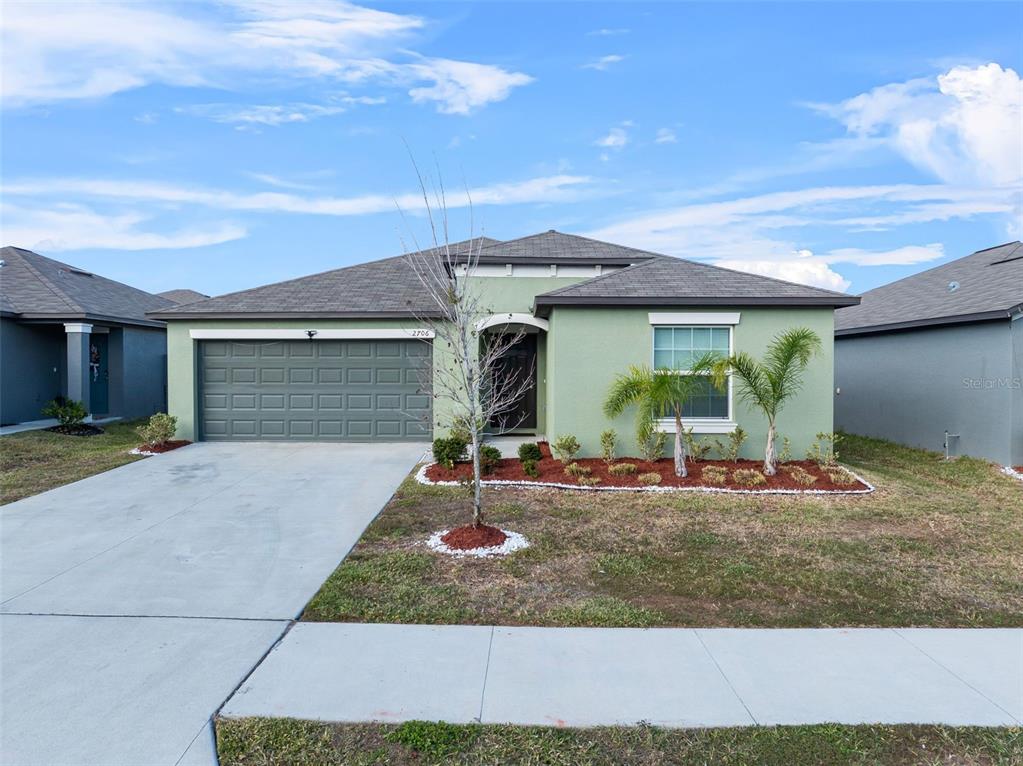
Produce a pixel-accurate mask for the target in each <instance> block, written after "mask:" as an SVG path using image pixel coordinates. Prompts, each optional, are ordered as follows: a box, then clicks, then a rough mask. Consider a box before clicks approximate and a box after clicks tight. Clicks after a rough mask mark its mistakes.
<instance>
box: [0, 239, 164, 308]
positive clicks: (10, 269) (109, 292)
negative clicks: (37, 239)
mask: <svg viewBox="0 0 1023 766" xmlns="http://www.w3.org/2000/svg"><path fill="white" fill-rule="evenodd" d="M0 258H2V259H3V261H4V265H3V266H2V267H0V309H2V310H3V311H4V313H10V314H16V315H22V316H25V317H33V318H49V317H53V318H55V319H59V318H68V319H83V318H88V319H109V320H113V321H121V322H129V323H143V324H152V320H151V319H149V318H147V317H146V312H149V311H157V310H159V309H162V308H166V307H168V306H173V305H174V304H173V303H172V302H171V301H169V300H167V299H166V298H161V297H159V296H157V295H153V294H152V293H147V292H145V291H144V290H139V289H137V288H134V287H129V286H128V285H125V284H122V283H121V282H115V281H114V280H112V279H107V278H106V277H101V276H99V275H98V274H92V273H90V272H88V271H85V270H84V269H79V268H76V267H74V266H70V265H68V264H66V263H61V262H60V261H55V260H53V259H52V258H47V257H46V256H43V255H39V254H38V253H33V252H32V251H31V250H23V249H21V248H20V247H5V248H3V249H2V250H0Z"/></svg>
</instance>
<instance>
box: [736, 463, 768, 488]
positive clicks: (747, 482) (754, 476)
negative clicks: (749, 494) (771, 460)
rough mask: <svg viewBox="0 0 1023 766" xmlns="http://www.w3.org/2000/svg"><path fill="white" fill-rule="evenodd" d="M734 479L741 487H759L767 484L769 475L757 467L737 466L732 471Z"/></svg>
mask: <svg viewBox="0 0 1023 766" xmlns="http://www.w3.org/2000/svg"><path fill="white" fill-rule="evenodd" d="M732 481H734V482H735V483H736V484H738V485H739V486H740V487H759V486H761V485H762V484H767V477H766V476H764V474H762V473H761V472H760V471H758V470H756V469H755V468H736V469H735V470H734V471H732Z"/></svg>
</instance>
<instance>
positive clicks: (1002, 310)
mask: <svg viewBox="0 0 1023 766" xmlns="http://www.w3.org/2000/svg"><path fill="white" fill-rule="evenodd" d="M953 282H954V283H956V284H957V285H958V286H957V287H955V289H952V290H950V289H949V287H950V285H951V284H952V283H953ZM1021 305H1023V245H1021V244H1020V243H1019V242H1009V243H1008V244H1005V245H999V246H998V247H992V248H989V249H987V250H978V251H977V252H975V253H973V254H972V255H967V256H965V257H964V258H959V259H958V260H955V261H952V262H951V263H945V264H942V265H941V266H936V267H934V268H933V269H928V270H927V271H922V272H920V273H919V274H913V275H912V276H909V277H906V278H905V279H900V280H898V281H897V282H892V283H891V284H889V285H884V286H882V287H878V288H875V289H873V290H870V291H868V292H866V293H864V294H863V302H862V303H861V304H860V305H859V306H853V307H850V308H845V309H842V310H841V311H838V312H836V313H835V332H836V334H839V335H855V334H859V333H861V332H878V331H881V330H884V329H899V328H900V327H912V326H927V325H935V324H953V323H959V322H969V321H977V320H981V319H985V318H987V319H993V318H998V317H1006V318H1007V317H1008V316H1009V314H1010V313H1011V312H1012V311H1013V310H1019V309H1020V307H1021Z"/></svg>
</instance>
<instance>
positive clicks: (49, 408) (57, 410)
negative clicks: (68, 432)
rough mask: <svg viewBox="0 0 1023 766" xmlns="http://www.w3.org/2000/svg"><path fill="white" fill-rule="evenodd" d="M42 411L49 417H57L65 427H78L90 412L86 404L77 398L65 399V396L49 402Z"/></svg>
mask: <svg viewBox="0 0 1023 766" xmlns="http://www.w3.org/2000/svg"><path fill="white" fill-rule="evenodd" d="M42 413H43V415H45V416H46V417H48V418H56V419H57V420H58V421H60V424H61V425H62V426H64V428H77V427H78V426H80V425H81V424H82V421H83V420H85V416H86V415H88V414H89V412H88V410H86V409H85V404H83V403H82V402H79V401H76V400H75V399H65V398H64V397H63V396H58V397H57V398H56V399H53V400H52V401H49V402H47V403H46V406H45V407H43V410H42Z"/></svg>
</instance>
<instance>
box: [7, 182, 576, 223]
mask: <svg viewBox="0 0 1023 766" xmlns="http://www.w3.org/2000/svg"><path fill="white" fill-rule="evenodd" d="M591 182H592V179H591V178H589V177H588V176H573V175H566V174H560V175H554V176H541V177H537V178H531V179H527V180H525V181H512V182H506V183H496V184H490V185H487V186H479V187H475V188H472V189H470V190H469V194H470V196H471V199H472V203H473V204H474V205H516V204H525V203H547V202H564V201H570V200H573V199H577V198H579V197H580V196H581V195H583V194H586V193H590V191H591V190H590V186H591ZM0 192H2V193H3V194H4V195H5V196H6V197H8V198H11V197H36V198H52V197H69V196H73V197H77V198H86V199H107V200H117V201H121V202H129V201H130V202H133V203H136V204H142V203H158V204H175V205H197V206H201V207H207V208H213V209H217V210H235V211H250V212H266V213H304V214H310V215H331V216H351V215H366V214H372V213H387V212H393V211H394V210H395V205H398V206H400V207H401V208H402V209H404V210H410V211H415V210H421V209H422V207H423V200H422V197H421V195H420V194H418V193H409V192H406V193H401V194H396V195H387V194H365V195H359V196H354V197H325V196H319V197H313V196H301V195H297V194H285V193H281V192H249V193H243V192H234V191H227V190H224V189H203V188H200V187H196V186H192V185H187V186H179V185H175V184H169V183H163V182H159V181H124V180H109V179H84V178H46V179H36V180H25V181H15V182H11V183H7V184H5V185H4V186H3V188H2V189H0ZM447 202H448V206H449V208H452V209H454V208H458V207H463V206H465V205H467V204H468V201H467V200H466V198H465V195H464V194H461V193H452V194H449V195H448V200H447Z"/></svg>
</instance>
